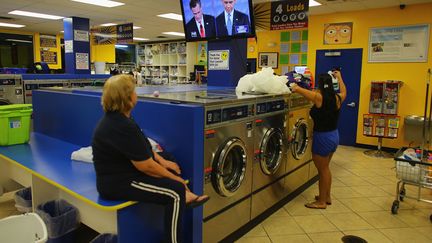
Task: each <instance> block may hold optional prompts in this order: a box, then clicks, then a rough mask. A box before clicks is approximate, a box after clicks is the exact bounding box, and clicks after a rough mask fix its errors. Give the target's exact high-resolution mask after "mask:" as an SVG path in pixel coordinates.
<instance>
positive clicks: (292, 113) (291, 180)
mask: <svg viewBox="0 0 432 243" xmlns="http://www.w3.org/2000/svg"><path fill="white" fill-rule="evenodd" d="M311 106H312V103H311V102H310V101H308V100H307V99H306V98H304V97H303V96H301V95H298V94H291V95H289V96H288V113H287V114H286V115H287V120H288V126H287V129H286V134H287V140H288V150H287V166H286V173H289V174H288V175H287V176H286V179H285V188H286V190H288V192H292V191H294V190H295V189H297V188H298V187H299V186H301V185H303V184H304V183H306V181H308V180H309V178H310V177H309V169H310V168H309V167H310V165H309V163H310V162H311V160H312V132H313V122H312V119H311V118H310V116H309V110H310V108H311Z"/></svg>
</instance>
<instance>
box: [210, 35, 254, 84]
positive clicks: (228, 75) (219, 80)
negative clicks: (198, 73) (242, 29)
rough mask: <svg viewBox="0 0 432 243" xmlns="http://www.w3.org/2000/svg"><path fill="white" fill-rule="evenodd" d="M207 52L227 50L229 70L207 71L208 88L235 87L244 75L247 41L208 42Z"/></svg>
mask: <svg viewBox="0 0 432 243" xmlns="http://www.w3.org/2000/svg"><path fill="white" fill-rule="evenodd" d="M208 50H209V51H213V50H229V51H230V55H229V58H230V59H229V70H208V72H207V84H208V85H209V86H223V87H236V86H237V83H238V81H239V80H240V78H241V77H243V76H244V75H246V61H247V39H233V40H226V41H209V42H208Z"/></svg>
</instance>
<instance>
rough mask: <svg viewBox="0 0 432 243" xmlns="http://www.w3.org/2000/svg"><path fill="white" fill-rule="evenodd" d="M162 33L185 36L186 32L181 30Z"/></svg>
mask: <svg viewBox="0 0 432 243" xmlns="http://www.w3.org/2000/svg"><path fill="white" fill-rule="evenodd" d="M162 34H165V35H175V36H183V37H184V36H185V34H184V33H180V32H172V31H171V32H162Z"/></svg>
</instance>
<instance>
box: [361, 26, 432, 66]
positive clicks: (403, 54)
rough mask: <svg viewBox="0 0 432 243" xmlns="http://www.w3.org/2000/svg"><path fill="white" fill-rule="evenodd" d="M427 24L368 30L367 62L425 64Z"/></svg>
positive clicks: (427, 42)
mask: <svg viewBox="0 0 432 243" xmlns="http://www.w3.org/2000/svg"><path fill="white" fill-rule="evenodd" d="M428 48H429V24H420V25H409V26H395V27H379V28H371V29H370V30H369V62H427V58H428V57H427V55H428Z"/></svg>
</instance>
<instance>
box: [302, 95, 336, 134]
mask: <svg viewBox="0 0 432 243" xmlns="http://www.w3.org/2000/svg"><path fill="white" fill-rule="evenodd" d="M336 97H337V98H338V99H337V100H339V102H340V101H341V98H340V96H339V95H336ZM324 102H328V101H326V100H324V99H323V104H322V105H321V107H320V108H318V107H316V105H314V106H313V107H312V108H311V110H310V113H309V114H310V116H311V117H312V120H313V121H314V131H317V132H329V131H333V130H336V129H337V123H338V119H339V111H340V109H338V108H337V107H333V108H330V109H325V108H324V107H325V104H324Z"/></svg>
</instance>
